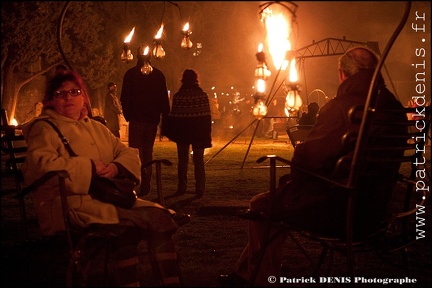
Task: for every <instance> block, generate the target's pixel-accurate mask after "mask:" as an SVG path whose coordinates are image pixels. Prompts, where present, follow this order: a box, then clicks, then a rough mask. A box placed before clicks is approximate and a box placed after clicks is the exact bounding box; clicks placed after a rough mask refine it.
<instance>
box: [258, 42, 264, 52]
mask: <svg viewBox="0 0 432 288" xmlns="http://www.w3.org/2000/svg"><path fill="white" fill-rule="evenodd" d="M263 48H264V45H263V44H262V43H259V44H258V52H262V51H263Z"/></svg>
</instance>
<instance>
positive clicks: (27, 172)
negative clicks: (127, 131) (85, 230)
mask: <svg viewBox="0 0 432 288" xmlns="http://www.w3.org/2000/svg"><path fill="white" fill-rule="evenodd" d="M44 117H45V118H46V117H49V118H50V119H51V120H52V122H54V124H55V125H56V126H57V127H58V128H59V129H60V131H61V132H62V134H63V135H64V136H65V137H66V138H67V139H68V140H69V142H70V145H71V147H72V150H73V151H74V152H75V154H77V155H79V156H78V157H70V156H69V153H68V152H67V150H66V149H65V146H64V145H63V143H62V142H61V141H60V138H59V136H58V134H57V133H56V132H55V130H54V129H53V128H52V127H51V126H50V125H49V124H48V123H46V122H44V121H36V122H35V120H37V119H40V118H44ZM35 120H33V121H31V122H29V123H28V124H26V125H25V126H24V128H23V133H24V136H25V138H26V140H27V143H28V152H27V157H26V161H25V163H24V165H23V173H24V177H25V180H26V182H27V183H31V182H32V181H34V180H36V179H37V178H39V177H41V176H42V175H44V174H45V173H46V172H48V171H52V170H61V169H64V170H67V171H68V172H69V173H70V180H67V181H66V188H67V191H68V193H69V194H70V196H69V201H68V202H69V205H70V208H71V213H72V221H73V222H74V223H75V224H79V225H81V226H86V225H88V224H90V223H107V224H109V223H111V224H113V223H118V222H119V217H118V213H117V209H116V207H114V206H113V205H111V204H107V203H102V202H99V201H98V200H94V199H92V198H91V197H90V195H89V194H88V189H89V186H90V180H91V177H92V165H91V161H90V159H93V160H100V161H102V162H104V163H110V162H117V163H119V164H121V165H122V166H123V167H125V168H126V169H127V170H128V171H129V172H130V173H131V175H133V177H134V178H135V179H134V180H135V181H136V182H137V184H139V183H140V181H141V176H140V171H141V170H140V166H141V163H140V159H139V156H138V150H137V149H135V148H129V147H127V146H126V145H124V144H123V143H122V142H121V141H120V139H118V138H116V137H114V136H113V135H112V134H111V133H110V132H109V130H108V129H107V128H106V127H105V126H104V125H103V124H101V123H99V122H97V121H94V120H91V119H89V118H87V117H86V118H84V119H81V120H78V121H76V120H72V119H70V118H67V117H64V116H61V115H59V114H58V113H56V112H55V111H54V110H53V109H46V110H44V112H43V113H42V115H41V116H40V117H39V118H36V119H35ZM33 197H34V203H35V211H36V214H37V216H38V219H39V224H40V226H41V230H42V233H43V234H45V235H49V234H53V233H55V232H57V231H60V230H64V223H63V217H62V214H61V206H60V205H61V204H60V199H59V188H58V182H57V180H56V179H54V180H52V181H51V182H48V183H47V184H46V185H44V186H43V187H41V188H40V189H38V190H37V191H36V192H35V193H33Z"/></svg>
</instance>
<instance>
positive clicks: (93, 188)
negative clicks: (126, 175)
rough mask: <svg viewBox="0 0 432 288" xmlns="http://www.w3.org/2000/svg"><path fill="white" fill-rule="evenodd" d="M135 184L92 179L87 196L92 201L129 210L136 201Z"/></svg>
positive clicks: (118, 180)
mask: <svg viewBox="0 0 432 288" xmlns="http://www.w3.org/2000/svg"><path fill="white" fill-rule="evenodd" d="M134 188H135V183H134V182H133V181H131V180H129V179H122V178H106V177H94V178H92V180H91V183H90V189H89V194H90V196H91V197H92V198H93V199H97V200H99V201H102V202H106V203H111V204H113V205H116V206H118V207H121V208H124V209H130V208H131V207H132V206H133V205H134V203H135V200H136V199H137V195H136V192H135V190H134Z"/></svg>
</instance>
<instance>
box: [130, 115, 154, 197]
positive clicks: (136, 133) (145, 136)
mask: <svg viewBox="0 0 432 288" xmlns="http://www.w3.org/2000/svg"><path fill="white" fill-rule="evenodd" d="M157 127H158V124H149V123H144V122H138V121H134V120H131V121H130V122H129V147H134V148H138V149H139V155H140V159H141V164H142V165H144V164H146V163H148V162H150V161H152V160H153V145H154V142H155V138H156V132H157ZM151 176H152V166H147V167H146V168H142V169H141V189H140V193H143V194H148V193H149V192H150V182H151Z"/></svg>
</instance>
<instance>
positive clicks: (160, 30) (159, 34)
mask: <svg viewBox="0 0 432 288" xmlns="http://www.w3.org/2000/svg"><path fill="white" fill-rule="evenodd" d="M163 27H164V25H163V23H162V25H161V27H160V28H159V30H158V32H157V33H156V36H155V37H154V39H161V38H162V32H163Z"/></svg>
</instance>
